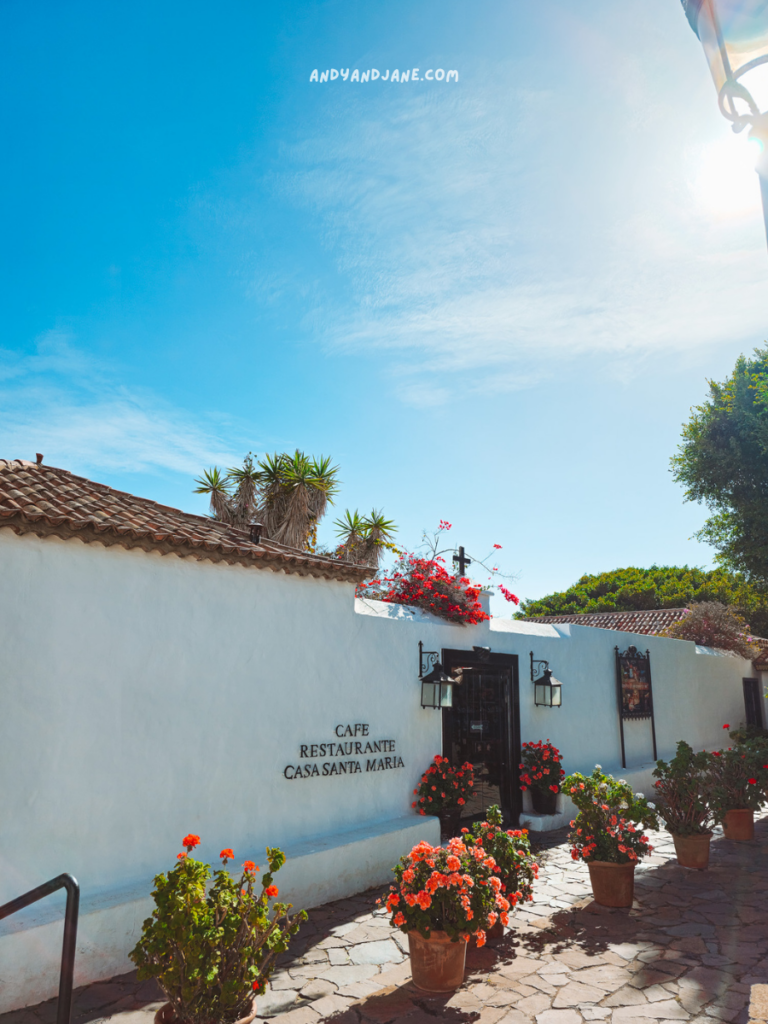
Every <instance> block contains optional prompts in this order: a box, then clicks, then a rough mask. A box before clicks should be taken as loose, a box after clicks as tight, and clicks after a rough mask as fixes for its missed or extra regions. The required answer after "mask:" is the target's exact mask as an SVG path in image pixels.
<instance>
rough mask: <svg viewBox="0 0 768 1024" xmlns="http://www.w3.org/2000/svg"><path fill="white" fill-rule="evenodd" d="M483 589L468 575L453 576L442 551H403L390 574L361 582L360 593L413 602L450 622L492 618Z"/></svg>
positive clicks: (402, 601)
mask: <svg viewBox="0 0 768 1024" xmlns="http://www.w3.org/2000/svg"><path fill="white" fill-rule="evenodd" d="M444 528H445V529H447V528H448V527H444ZM480 590H481V587H480V586H479V585H477V584H473V583H472V582H471V580H470V579H469V578H468V577H466V576H452V575H451V574H450V573H449V572H448V571H447V570H446V569H445V559H444V558H441V557H440V556H439V555H435V556H434V557H433V558H420V557H419V556H418V555H414V554H409V553H404V554H401V555H400V556H399V558H398V560H397V564H396V565H395V568H394V570H393V571H392V573H391V575H389V576H378V577H376V579H373V580H370V581H369V582H368V583H361V584H360V585H359V586H358V589H357V594H358V597H369V598H372V599H374V600H377V601H386V602H387V603H389V604H409V605H413V606H415V607H416V608H423V609H424V611H427V612H432V613H433V614H434V615H439V616H440V617H441V618H443V619H447V620H448V621H449V622H460V623H465V624H467V625H474V624H475V623H478V622H484V621H485V620H486V619H489V618H490V616H489V615H488V614H487V613H486V612H484V611H483V609H482V606H481V604H480V600H479V597H480Z"/></svg>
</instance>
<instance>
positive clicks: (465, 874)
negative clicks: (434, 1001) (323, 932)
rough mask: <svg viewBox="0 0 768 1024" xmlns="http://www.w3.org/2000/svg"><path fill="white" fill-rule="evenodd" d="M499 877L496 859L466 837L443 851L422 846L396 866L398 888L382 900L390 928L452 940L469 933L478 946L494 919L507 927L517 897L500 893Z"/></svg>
mask: <svg viewBox="0 0 768 1024" xmlns="http://www.w3.org/2000/svg"><path fill="white" fill-rule="evenodd" d="M499 874H500V868H499V866H498V865H497V864H496V861H495V860H494V859H493V857H491V856H489V855H488V853H487V852H486V851H485V850H484V849H483V847H482V846H481V845H480V843H479V842H478V841H477V840H475V839H473V838H472V837H471V836H467V837H466V838H465V839H458V838H454V839H450V840H449V841H448V844H447V846H446V847H440V846H430V844H429V843H427V842H421V843H419V844H418V845H416V846H414V848H413V849H412V850H411V852H410V853H409V854H408V855H407V856H405V857H403V858H402V859H401V861H400V863H399V864H398V865H397V866H396V867H395V878H396V882H397V884H396V885H391V886H390V887H389V892H388V893H386V895H385V897H382V900H384V901H385V905H386V908H387V910H388V911H389V912H390V914H391V915H392V917H391V922H390V923H391V924H392V925H393V926H394V927H395V928H400V929H402V931H404V932H408V931H411V930H417V931H419V932H420V933H421V934H422V935H424V936H425V937H428V936H429V935H430V933H431V931H432V929H435V930H437V931H445V932H447V933H448V934H449V935H450V936H451V938H463V939H465V940H466V939H468V937H469V935H474V936H475V937H476V940H477V945H478V946H482V945H484V944H485V930H486V929H487V928H490V927H492V926H493V925H494V924H495V922H496V921H497V920H498V919H499V917H500V918H501V921H502V924H505V925H506V924H508V922H509V917H508V914H509V910H510V907H511V906H513V905H514V904H515V903H516V902H517V899H518V894H516V893H515V894H514V895H512V896H510V897H509V898H507V896H505V895H504V884H503V882H502V881H501V879H500V878H499ZM382 900H379V901H378V902H379V903H381V902H382Z"/></svg>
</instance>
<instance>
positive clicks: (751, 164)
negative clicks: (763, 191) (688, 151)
mask: <svg viewBox="0 0 768 1024" xmlns="http://www.w3.org/2000/svg"><path fill="white" fill-rule="evenodd" d="M758 155H759V143H757V142H756V141H754V140H753V141H750V140H749V139H748V138H747V135H746V132H745V133H744V134H743V135H730V136H729V137H727V138H724V139H718V141H717V142H713V143H711V144H710V145H708V146H705V147H704V148H703V150H702V151H701V154H700V156H699V159H698V161H697V162H698V168H697V173H696V175H695V178H694V181H693V189H692V191H693V194H694V197H695V198H696V201H697V202H698V203H700V204H701V206H703V207H704V208H705V209H706V210H707V212H708V213H710V214H711V215H714V216H715V217H717V218H719V219H722V220H736V219H739V218H742V217H747V216H751V215H753V214H755V213H759V212H760V209H761V203H760V185H759V181H758V177H757V174H756V173H755V163H756V161H757V158H758Z"/></svg>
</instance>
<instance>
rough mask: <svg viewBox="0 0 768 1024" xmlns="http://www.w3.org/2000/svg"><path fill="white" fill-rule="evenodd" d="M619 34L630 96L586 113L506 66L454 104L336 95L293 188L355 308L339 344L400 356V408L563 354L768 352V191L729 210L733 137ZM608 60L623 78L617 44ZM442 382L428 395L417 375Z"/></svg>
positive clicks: (345, 315) (531, 369)
mask: <svg viewBox="0 0 768 1024" xmlns="http://www.w3.org/2000/svg"><path fill="white" fill-rule="evenodd" d="M617 38H620V37H619V36H618V35H614V36H613V38H612V39H611V42H610V56H611V59H610V64H609V67H608V68H607V70H606V72H605V74H606V76H610V75H612V74H614V73H617V74H619V79H618V80H619V81H620V82H621V93H620V101H616V100H615V98H614V101H613V102H610V103H609V100H608V98H607V97H605V95H604V90H605V84H606V83H605V81H603V80H601V79H599V78H598V79H597V80H596V81H595V82H594V83H592V86H590V85H588V84H587V85H585V86H584V94H583V95H579V96H578V97H577V98H575V99H574V98H569V97H567V96H565V97H564V95H563V93H562V92H561V93H560V94H558V95H555V94H554V93H552V92H546V91H541V92H533V91H532V90H531V89H530V88H525V89H518V90H515V89H514V88H512V87H510V81H512V80H513V77H512V76H511V75H510V72H509V68H506V67H503V68H502V67H499V68H496V69H493V68H488V67H485V68H484V69H483V76H482V78H480V77H479V76H478V77H476V78H471V77H470V76H465V77H464V78H463V79H462V89H461V91H460V90H456V91H454V92H453V93H450V94H449V93H447V92H443V93H441V94H440V95H439V98H436V96H435V95H434V94H429V93H426V92H425V93H422V94H418V93H416V92H412V93H410V94H408V95H407V96H406V94H404V93H403V94H399V95H398V97H397V99H396V100H393V99H392V98H391V97H385V98H384V99H383V100H382V99H380V100H379V101H376V102H374V101H373V100H372V99H371V96H370V94H366V95H365V96H364V97H361V98H360V99H359V100H357V101H355V100H354V99H353V100H349V101H348V102H346V101H345V104H344V106H343V109H342V108H341V106H339V107H338V108H334V106H333V104H334V103H335V102H337V101H333V100H332V99H329V100H328V109H327V113H328V116H327V117H324V118H319V119H318V120H317V121H316V122H315V124H316V125H319V127H315V128H314V131H313V132H311V133H308V134H307V136H306V137H305V138H304V139H303V140H302V141H301V143H300V144H297V145H296V146H295V147H294V148H293V150H292V151H291V154H290V155H291V158H292V160H293V162H294V163H295V164H297V165H298V167H299V169H298V170H297V171H296V172H295V173H293V174H291V175H286V176H285V177H284V178H283V179H281V180H280V182H279V187H280V189H281V190H282V192H283V193H284V195H288V196H290V197H291V198H292V199H293V201H294V202H295V203H297V204H298V205H301V206H303V207H305V208H308V209H309V210H311V211H312V213H313V214H314V216H315V218H316V221H317V224H318V225H319V227H320V230H321V231H322V233H323V237H324V240H325V244H326V246H327V248H328V250H329V251H330V253H331V254H332V257H333V259H334V260H335V262H336V266H337V268H338V269H339V271H340V272H341V274H342V275H343V276H344V278H346V280H347V281H348V283H349V290H350V293H351V296H350V295H347V296H345V302H344V303H343V304H339V305H338V306H335V305H333V304H331V303H330V302H327V301H326V304H325V306H324V307H322V308H320V309H317V308H316V309H315V310H313V314H312V321H311V323H312V325H313V326H318V327H319V329H320V331H321V334H322V337H323V339H324V341H325V344H326V345H327V346H329V347H330V348H331V349H332V350H335V351H342V352H347V353H356V352H368V351H370V350H371V349H381V350H387V351H388V352H389V353H391V361H390V372H391V376H392V381H393V386H394V387H395V389H396V390H397V392H398V394H399V396H400V398H401V399H402V400H403V401H404V402H406V403H409V404H413V403H418V404H432V405H433V404H437V403H441V402H445V401H448V400H450V397H451V395H452V393H453V391H454V389H455V388H458V386H459V385H458V382H457V381H455V379H454V378H455V375H456V374H461V375H462V379H465V378H464V375H466V374H467V373H468V372H472V373H474V374H475V375H476V386H477V387H478V389H480V388H482V387H488V388H491V389H493V390H495V391H496V392H497V393H498V392H499V391H501V390H503V389H505V388H508V389H509V390H515V389H519V388H520V387H521V386H532V385H533V384H535V383H537V382H538V381H539V380H541V379H543V377H544V376H546V374H547V373H548V372H549V370H548V369H547V367H548V365H549V366H551V365H552V361H553V360H554V359H557V360H560V361H562V360H568V359H571V358H575V357H579V356H584V355H587V354H598V355H600V356H602V357H605V359H606V361H607V362H610V361H611V360H613V359H618V360H619V361H623V362H626V359H627V357H631V356H635V357H637V359H638V360H641V358H642V357H643V356H645V355H648V354H653V353H655V354H662V353H664V354H668V353H671V352H674V353H677V354H682V355H683V356H685V355H686V354H688V355H689V356H690V357H691V358H692V357H693V355H694V353H700V351H701V349H702V348H705V347H707V346H714V345H718V344H721V343H722V342H723V341H728V342H737V343H742V342H743V343H744V344H745V346H746V347H750V346H751V345H752V344H754V343H758V342H759V341H760V340H762V337H763V333H764V329H765V328H764V325H765V310H766V301H765V298H766V286H765V276H766V269H768V268H767V267H766V259H768V256H766V252H765V237H764V232H763V226H762V221H761V218H760V216H759V211H758V210H756V209H755V194H756V192H755V189H754V188H753V189H752V193H751V194H750V195H749V196H747V197H744V196H743V195H742V196H741V198H740V199H739V200H738V201H737V200H734V199H733V198H732V197H730V198H729V197H728V195H726V194H724V195H723V198H722V203H720V204H719V205H718V206H717V210H716V215H715V213H713V203H715V204H716V205H717V204H718V189H721V188H722V189H723V190H726V191H727V190H728V188H729V186H731V185H732V187H733V188H734V189H736V190H737V191H738V190H739V188H740V187H741V188H742V190H743V188H744V187H745V186H744V182H745V181H746V180H747V179H746V178H745V177H744V174H743V173H742V174H741V177H738V178H737V180H734V181H733V183H731V181H730V178H729V176H728V174H729V168H730V167H731V165H732V164H733V163H734V161H736V163H738V160H737V159H736V158H733V159H731V157H730V156H728V155H727V145H728V143H730V142H731V141H732V140H731V138H730V133H729V131H728V128H727V126H726V125H725V124H723V125H722V126H719V127H718V128H717V129H716V131H720V132H721V136H717V137H715V136H713V135H712V127H711V124H712V123H711V121H710V120H709V110H708V108H704V109H703V110H702V115H701V122H700V123H698V124H690V123H689V124H687V125H686V127H685V130H683V129H681V126H680V123H679V122H680V111H679V110H678V109H676V108H675V107H674V105H672V104H670V103H669V102H668V97H669V90H670V88H671V87H672V83H671V82H670V80H669V78H666V79H665V78H663V76H662V77H659V76H654V75H653V74H652V73H646V72H643V71H642V68H643V65H644V60H643V54H642V52H641V48H637V47H636V48H635V49H634V50H633V51H630V50H629V49H628V45H627V46H625V48H624V50H623V51H622V48H621V47H620V46H617V44H616V39H617ZM632 42H633V45H634V44H635V43H636V40H633V41H632ZM657 43H658V40H657V39H656V38H655V37H652V38H651V40H650V43H648V41H645V43H644V44H643V45H646V44H647V45H649V46H651V45H653V46H655V45H657ZM594 49H595V55H596V58H599V60H600V61H602V62H603V63H605V60H604V58H605V54H606V53H607V52H608V48H607V47H606V44H605V40H604V39H600V38H597V40H596V41H595V42H594ZM658 59H659V60H662V59H663V54H661V55H659V56H658ZM595 66H597V67H600V66H601V65H600V63H599V62H598V63H596V64H595ZM647 66H652V65H647ZM676 73H678V72H677V71H676V70H675V65H674V64H673V63H670V66H669V71H668V74H670V75H671V74H676ZM679 74H680V75H681V76H684V75H687V74H689V68H688V67H685V68H684V69H682V70H681V71H680V72H679ZM566 78H567V76H566ZM502 87H503V88H505V89H506V93H504V92H502V91H501V90H502ZM590 88H592V90H593V91H594V93H595V95H594V96H591V95H590ZM328 95H329V97H331V95H332V94H330V93H329V94H328ZM710 102H711V103H714V100H713V99H712V97H710ZM600 103H602V107H601V106H600ZM598 112H599V117H598V116H596V115H597V113H598ZM625 122H626V123H625ZM721 137H722V140H721ZM734 145H738V143H736V142H735V143H734ZM721 151H725V152H726V155H725V156H722V157H721V162H720V165H719V169H714V170H713V168H712V166H711V161H712V153H713V152H716V153H718V154H720V153H721ZM708 161H709V163H708ZM741 171H742V172H743V161H742V166H741ZM749 180H751V179H749ZM753 184H754V183H753ZM745 212H746V213H748V214H749V216H745ZM625 370H626V366H625V367H624V368H623V369H622V372H625ZM427 372H429V373H430V374H432V378H431V380H430V383H428V384H425V383H424V382H423V381H419V382H413V380H412V379H411V378H412V377H413V376H414V375H415V374H417V373H421V374H423V373H427ZM462 387H463V385H462Z"/></svg>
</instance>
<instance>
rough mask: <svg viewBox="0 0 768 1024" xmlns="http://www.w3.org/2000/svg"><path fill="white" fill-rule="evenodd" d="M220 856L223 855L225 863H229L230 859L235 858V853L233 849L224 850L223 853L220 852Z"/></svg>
mask: <svg viewBox="0 0 768 1024" xmlns="http://www.w3.org/2000/svg"><path fill="white" fill-rule="evenodd" d="M219 856H220V857H221V859H222V860H223V861H224V863H225V864H226V863H227V861H228V860H234V859H235V855H234V853H233V852H232V851H231V850H229V849H227V850H222V851H221V853H220V854H219Z"/></svg>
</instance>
